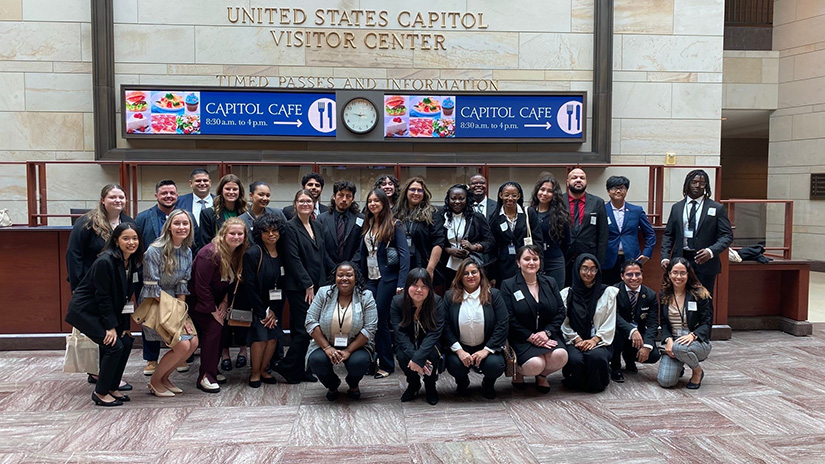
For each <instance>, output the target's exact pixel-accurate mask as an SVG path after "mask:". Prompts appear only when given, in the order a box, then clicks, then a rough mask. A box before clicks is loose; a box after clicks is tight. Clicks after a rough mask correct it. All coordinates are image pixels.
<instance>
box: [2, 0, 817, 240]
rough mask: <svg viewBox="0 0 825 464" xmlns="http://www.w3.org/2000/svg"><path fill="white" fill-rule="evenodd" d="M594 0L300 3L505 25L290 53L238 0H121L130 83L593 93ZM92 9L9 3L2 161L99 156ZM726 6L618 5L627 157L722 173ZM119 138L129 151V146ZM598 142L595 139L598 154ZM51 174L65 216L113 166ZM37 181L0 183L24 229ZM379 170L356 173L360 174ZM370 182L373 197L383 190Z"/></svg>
mask: <svg viewBox="0 0 825 464" xmlns="http://www.w3.org/2000/svg"><path fill="white" fill-rule="evenodd" d="M593 2H594V0H553V1H546V0H521V1H519V2H518V7H517V8H515V7H513V5H512V4H510V3H504V2H500V1H493V0H438V1H436V0H420V1H418V2H415V4H414V5H412V4H410V5H405V4H400V3H398V4H396V3H395V2H393V3H392V4H391V5H392V6H390V4H388V3H387V2H378V1H377V0H313V1H312V2H311V4H307V3H305V2H300V3H299V2H293V4H292V5H284V6H294V7H300V8H303V9H304V10H306V11H308V12H310V13H311V12H312V11H314V10H315V9H316V8H333V9H358V8H360V9H379V10H380V9H386V10H388V11H389V15H388V16H389V18H390V21H391V24H392V22H393V21H394V18H395V16H396V14H397V12H398V11H400V10H401V9H403V8H406V9H408V10H412V11H469V12H483V13H484V22H485V23H487V24H488V25H489V27H488V28H487V29H484V30H472V31H461V30H452V29H447V30H445V31H443V32H442V31H440V30H438V29H433V30H428V31H427V32H438V33H443V34H444V36H445V40H446V45H447V47H446V50H430V51H423V50H415V51H412V50H370V51H366V50H365V49H364V48H363V47H361V48H359V49H357V50H345V49H330V48H305V47H304V48H298V47H278V46H276V45H275V44H274V42H273V40H272V38H271V35H270V32H269V31H270V29H273V28H277V26H275V27H273V26H269V25H267V24H264V25H241V24H229V23H228V21H227V6H230V5H229V4H228V3H227V1H226V0H177V1H174V2H169V1H168V0H115V10H114V12H115V28H114V33H115V60H116V64H115V72H116V81H117V84H187V85H217V84H218V81H217V79H216V77H215V76H216V75H217V74H230V75H232V74H257V75H265V76H277V75H292V76H297V75H308V76H332V77H334V78H335V80H336V82H341V81H342V80H343V79H344V78H346V77H377V78H432V79H435V78H442V79H467V78H473V79H495V80H497V81H498V83H499V88H500V90H502V91H504V90H507V91H518V90H580V91H587V92H592V87H593V86H592V78H593V36H592V32H593ZM89 5H90V3H89V0H60V1H58V0H0V34H1V36H2V37H3V38H4V40H2V41H0V89H3V90H5V91H3V92H0V140H3V141H4V142H5V143H4V144H3V145H2V146H0V161H22V160H34V159H45V160H91V159H93V158H94V155H93V151H92V150H93V139H92V133H93V127H92V118H91V113H90V112H91V110H92V103H91V99H92V95H91V75H90V69H91V63H90V59H91V28H90V7H89ZM261 5H263V4H261ZM232 6H258V2H250V1H241V2H236V4H232ZM264 6H269V5H264ZM723 13H724V2H723V1H722V0H616V2H615V37H614V44H615V45H614V59H613V68H614V78H613V80H614V100H613V132H612V139H613V140H612V152H613V157H612V160H613V163H618V164H621V163H636V164H664V163H665V153H668V152H671V153H676V163H677V165H682V166H686V165H697V164H698V165H718V164H719V147H720V132H721V125H720V116H721V108H722V97H723V82H722V80H723V79H722V68H723V56H722V40H723ZM311 19H312V18H310V21H308V22H311ZM313 28H316V26H309V27H307V28H306V29H313ZM316 30H318V29H316ZM320 30H323V28H321V29H320ZM336 30H339V31H340V30H342V29H341V28H337V29H336ZM388 30H390V31H391V30H392V27H390V28H388ZM353 32H354V33H355V34H356V35H358V34H364V33H365V32H366V31H365V30H358V29H357V28H354V30H353ZM811 66H813V63H812V64H811ZM591 97H592V95H591ZM589 101H592V98H591V99H589ZM588 114H592V112H589V113H588ZM118 145H119V146H123V147H125V146H128V142H127V141H125V140H122V139H121V140H119V142H118ZM261 145H266V144H261ZM174 146H178V144H177V143H176V144H174ZM181 146H187V147H188V146H191V145H189V144H188V143H187V142H184V143H183V144H181ZM268 146H271V145H268ZM589 149H590V146H589V144H585V145H584V146H583V147H582V150H583V151H587V150H589ZM95 169H97V171H95ZM49 170H50V174H49V185H50V192H51V190H52V189H54V190H56V191H58V192H61V193H60V194H57V193H55V194H54V195H52V194H51V193H50V200H52V199H53V200H54V206H55V207H56V208H57V209H58V210H59V211H51V212H55V213H57V212H61V213H65V212H66V211H64V209H65V208H67V207H82V206H83V205H85V204H87V203H91V204H94V202H95V197H96V193H95V192H94V191H95V190H97V188H98V186H99V185H102V184H104V183H105V182H108V181H109V180H110V179H111V177H112V174H111V172H109V169H108V168H94V169H92V168H89V167H83V168H82V169H81V171H82V174H78V172H77V167H74V168H72V167H70V166H63V165H56V166H52V167H50V168H49ZM188 170H189V168H188V167H186V168H184V167H180V168H174V169H171V170H160V171H157V170H154V169H145V170H144V171H143V172H142V173H141V177H140V178H141V182H142V183H141V188H140V189H139V192H140V194H139V195H140V198H139V200H140V201H141V206H143V205H149V204H151V202H152V195H151V193H152V186H153V185H154V182H155V181H156V180H157V176H158V175H163V176H165V177H168V176H171V177H173V178H175V179H176V180H178V181H179V182H181V183H182V184H183V185H184V186H185V185H186V183H185V181H186V177H187V172H188ZM292 171H294V172H291V171H289V170H285V168H255V169H252V168H250V169H248V170H246V171H244V173H243V175H244V177H245V180H247V179H246V177H247V176H261V177H262V178H265V179H270V180H272V181H274V182H289V183H291V185H289V187H284V189H283V191H281V190H279V191H278V193H277V194H276V200H277V201H279V202H284V201H287V199H288V198H289V196H290V195H289V193H288V191H291V190H292V189H293V188H294V187H297V183H298V179H299V178H300V170H299V169H298V168H293V169H292ZM448 171H449V172H447V171H444V172H439V174H438V176H439V177H438V180H437V181H435V182H434V183H435V184H436V185H438V186H439V188H441V187H442V186H443V185H447V184H448V183H451V182H454V181H466V177H467V172H465V171H466V170H448ZM284 172H288V174H286V177H284ZM405 172H407V171H405ZM433 172H435V171H433ZM591 172H592V174H591V177H592V179H591V186H592V187H591V189H592V190H593V191H594V192H595V193H597V194H601V195H604V194H605V192H604V187H603V186H604V180H605V179H606V178H607V177H608V176H609V175H611V174H615V173H617V172H621V173H624V174H626V175H628V176H629V177H631V180H632V182H633V185H634V190H632V193H631V198H632V199H633V200H635V201H642V200H644V199H645V197H646V190H647V189H646V188H644V186H645V185H646V184H647V183H648V178H647V170H646V169H643V168H642V169H638V168H634V169H626V168H625V169H622V168H608V169H601V168H600V169H592V170H591ZM684 172H685V170H683V169H673V170H670V171H668V173H669V174H668V179H671V178H673V179H674V182H675V184H673V185H675V188H671V187H670V186H671V182H670V181H668V182H667V183H666V186H665V195H666V199H667V201H668V204H669V203H670V202H672V201H675V200H677V199H678V198H679V197H680V196H681V184H682V179H681V178H680V176H684ZM535 173H536V171H535V170H518V169H507V168H501V169H496V170H493V174H492V177H493V179H494V181H493V184H495V183H496V182H498V180H496V179H504V178H515V179H517V180H519V181H520V182H521V183H522V184H523V185H525V188H528V186H531V185H532V184H533V182H534V180H535ZM22 174H23V170H22V168H20V167H19V166H12V167H7V168H5V167H4V168H3V173H2V174H0V177H2V178H3V180H4V182H2V184H0V208H6V207H7V208H10V209H11V210H12V212H13V218H14V220H15V222H24V221H25V203H24V202H23V201H22V200H23V198H24V193H25V191H24V187H25V177H24V176H23V175H22ZM372 174H374V172H370V171H368V170H363V172H362V171H360V170H359V172H353V176H357V177H358V178H362V177H365V178H369V177H370V176H371V175H372ZM562 174H563V173H557V175H562ZM330 175H334V174H333V173H332V172H330ZM89 186H94V188H90V187H89ZM361 187H362V188H363V189H366V187H368V185H367V182H364V183H362V186H361ZM182 190H186V189H185V188H184V189H182ZM72 196H73V198H70V197H72ZM436 196H437V197H440V196H441V194H440V193H439V195H436ZM53 222H54V223H58V224H59V223H61V222H60V221H53Z"/></svg>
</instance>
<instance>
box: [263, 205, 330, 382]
mask: <svg viewBox="0 0 825 464" xmlns="http://www.w3.org/2000/svg"><path fill="white" fill-rule="evenodd" d="M293 205H294V207H295V216H293V217H292V219H290V220H289V221H288V222H287V227H286V234H285V235H286V237H284V238H285V239H286V240H285V242H284V243H285V245H286V248H285V249H286V259H285V261H284V265H285V271H286V281H285V282H284V290H286V298H287V301H288V302H289V334H290V339H291V343H290V346H289V351H287V352H286V356H284V359H283V360H281V362H280V364H278V368H277V370H276V372H278V373H279V374H281V375H282V376H283V377H284V379H286V381H287V383H300V382H317V381H318V379H317V378H316V377H315V376H314V375H312V374H311V373H309V372H308V371H307V369H306V364H305V359H304V358H305V357H306V354H307V348H309V334H308V333H307V331H306V318H307V309H309V305H310V304H311V303H312V300H313V299H315V292H316V291H318V289H319V288H320V287H321V286H322V285H326V283H327V278H328V276H329V274H330V273H331V272H332V270H333V269H334V268H335V263H333V262H332V259H330V257H329V255H327V251H326V247H325V245H324V229H323V226H321V225H320V224H318V223H316V222H315V220H313V219H312V212H313V211H314V209H315V200H314V199H313V198H312V194H311V193H310V191H309V190H305V189H301V190H298V193H296V194H295V200H294V201H293Z"/></svg>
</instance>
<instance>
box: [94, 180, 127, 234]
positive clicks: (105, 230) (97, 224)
mask: <svg viewBox="0 0 825 464" xmlns="http://www.w3.org/2000/svg"><path fill="white" fill-rule="evenodd" d="M115 189H117V190H120V191H121V192H123V196H124V197H125V196H126V190H125V189H124V188H123V187H121V186H120V185H119V184H106V185H104V186H103V189H102V190H100V199H101V200H103V199H104V198H106V195H108V194H109V192H111V191H112V190H115ZM124 206H125V205H124ZM83 217H85V218H87V219H88V222H87V223H86V228H87V229H92V231H93V232H94V233H95V234H96V235H98V236H100V238H102V239H103V240H109V237H111V236H112V225H111V224H109V216H108V214H107V213H106V206H104V205H103V202H102V201H99V202H98V203H97V208H94V209H91V210H89V211H88V212H87V213H86V214H84V215H83Z"/></svg>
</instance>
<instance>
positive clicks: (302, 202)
mask: <svg viewBox="0 0 825 464" xmlns="http://www.w3.org/2000/svg"><path fill="white" fill-rule="evenodd" d="M313 203H315V202H314V201H312V200H298V204H299V205H311V204H313Z"/></svg>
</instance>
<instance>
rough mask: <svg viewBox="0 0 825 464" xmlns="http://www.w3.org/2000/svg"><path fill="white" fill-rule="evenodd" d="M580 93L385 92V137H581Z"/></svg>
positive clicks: (582, 125) (582, 108)
mask: <svg viewBox="0 0 825 464" xmlns="http://www.w3.org/2000/svg"><path fill="white" fill-rule="evenodd" d="M584 109H585V102H584V94H570V95H468V94H462V95H385V96H384V136H385V137H386V138H411V137H415V138H457V139H491V138H510V139H522V138H531V139H532V138H535V139H571V141H577V140H578V141H581V140H583V139H584V125H585V121H586V119H585V114H584Z"/></svg>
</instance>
